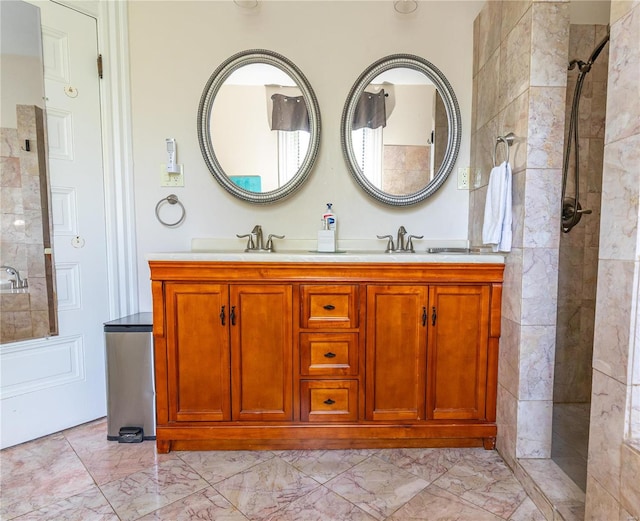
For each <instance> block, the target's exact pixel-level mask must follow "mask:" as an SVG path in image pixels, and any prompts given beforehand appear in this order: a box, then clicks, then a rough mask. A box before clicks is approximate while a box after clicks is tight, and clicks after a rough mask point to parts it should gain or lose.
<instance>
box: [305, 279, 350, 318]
mask: <svg viewBox="0 0 640 521" xmlns="http://www.w3.org/2000/svg"><path fill="white" fill-rule="evenodd" d="M300 301H301V313H302V316H301V317H300V324H301V327H303V328H309V329H321V328H322V329H336V328H337V329H353V328H357V327H358V286H357V285H346V284H345V285H332V286H326V285H303V286H300Z"/></svg>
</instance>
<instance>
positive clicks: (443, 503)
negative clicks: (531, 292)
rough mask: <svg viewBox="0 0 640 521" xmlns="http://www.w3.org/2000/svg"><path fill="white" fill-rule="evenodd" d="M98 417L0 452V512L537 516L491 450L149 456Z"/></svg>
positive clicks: (405, 519) (235, 518) (371, 520)
mask: <svg viewBox="0 0 640 521" xmlns="http://www.w3.org/2000/svg"><path fill="white" fill-rule="evenodd" d="M106 431H107V428H106V421H105V420H104V419H102V420H97V421H95V422H91V423H88V424H85V425H81V426H78V427H75V428H73V429H69V430H66V431H63V432H61V433H57V434H52V435H50V436H47V437H44V438H41V439H38V440H35V441H32V442H29V443H25V444H22V445H18V446H16V447H11V448H8V449H5V450H3V451H0V473H1V478H0V480H1V481H0V484H1V487H2V488H1V490H0V519H2V520H5V521H7V520H9V519H15V520H20V521H25V520H56V521H57V520H66V521H73V520H77V521H94V520H96V521H97V520H101V521H102V520H104V521H106V520H109V521H112V520H113V521H117V520H122V521H133V520H145V521H148V520H163V521H183V520H184V521H191V520H216V521H240V520H241V521H247V520H260V521H262V520H264V521H267V520H269V521H289V520H290V521H294V520H295V521H331V520H336V521H349V520H354V521H375V520H389V521H392V520H393V521H410V520H411V521H419V520H429V521H437V520H457V521H485V520H486V521H500V520H510V521H525V520H526V521H544V517H543V515H542V514H541V513H540V511H538V510H537V509H536V507H535V505H534V504H533V502H532V501H531V499H530V498H528V497H527V495H526V493H525V492H524V490H523V489H522V487H521V486H520V484H519V483H518V481H517V480H516V479H515V478H514V476H513V474H512V473H511V471H510V470H509V468H508V467H507V466H506V465H505V463H504V462H503V461H502V459H501V458H500V456H499V455H498V453H497V452H495V451H485V450H484V449H387V450H370V449H365V450H332V451H323V450H307V451H280V450H278V451H233V452H225V451H210V452H171V453H169V454H157V453H156V451H155V444H154V443H153V442H149V441H147V442H143V443H138V444H118V443H116V442H112V441H107V439H106Z"/></svg>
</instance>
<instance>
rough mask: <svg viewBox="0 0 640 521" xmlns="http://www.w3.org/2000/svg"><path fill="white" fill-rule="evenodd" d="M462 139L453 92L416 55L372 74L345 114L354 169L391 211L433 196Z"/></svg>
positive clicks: (389, 61) (345, 142)
mask: <svg viewBox="0 0 640 521" xmlns="http://www.w3.org/2000/svg"><path fill="white" fill-rule="evenodd" d="M460 135H461V121H460V108H459V107H458V101H457V99H456V96H455V94H454V92H453V89H452V88H451V85H450V84H449V82H448V81H447V79H446V78H445V76H444V75H443V74H442V72H440V70H438V68H437V67H435V66H434V65H433V64H431V63H430V62H428V61H427V60H425V59H423V58H420V57H418V56H413V55H410V54H395V55H391V56H387V57H385V58H382V59H380V60H378V61H376V62H375V63H374V64H372V65H371V66H370V67H369V68H367V69H366V70H365V71H364V72H363V73H362V74H361V75H360V77H359V78H358V79H357V80H356V82H355V84H354V85H353V87H352V88H351V91H350V92H349V96H348V97H347V101H346V103H345V107H344V110H343V111H342V126H341V142H342V152H343V154H344V157H345V160H346V162H347V166H348V167H349V170H350V172H351V174H352V175H353V177H354V178H355V180H356V181H357V183H358V184H359V185H360V186H361V187H362V188H363V189H364V191H365V192H366V193H367V194H369V195H370V196H372V197H373V198H375V199H377V200H378V201H380V202H382V203H385V204H389V205H394V206H407V205H411V204H415V203H418V202H420V201H423V200H424V199H426V198H427V197H429V196H431V195H433V194H434V193H435V192H436V190H438V188H440V186H442V184H443V183H444V182H445V180H446V179H447V177H448V176H449V174H450V173H451V171H452V170H453V166H454V164H455V161H456V158H457V156H458V151H459V149H460Z"/></svg>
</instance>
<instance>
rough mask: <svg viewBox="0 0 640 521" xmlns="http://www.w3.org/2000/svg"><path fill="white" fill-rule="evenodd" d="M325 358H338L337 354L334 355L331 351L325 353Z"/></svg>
mask: <svg viewBox="0 0 640 521" xmlns="http://www.w3.org/2000/svg"><path fill="white" fill-rule="evenodd" d="M324 356H325V357H326V358H335V357H336V354H335V353H332V352H331V351H329V352H328V353H325V354H324Z"/></svg>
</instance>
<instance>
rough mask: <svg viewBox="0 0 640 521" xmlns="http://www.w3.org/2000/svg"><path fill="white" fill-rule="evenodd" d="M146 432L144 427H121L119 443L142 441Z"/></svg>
mask: <svg viewBox="0 0 640 521" xmlns="http://www.w3.org/2000/svg"><path fill="white" fill-rule="evenodd" d="M143 439H144V432H143V430H142V427H121V428H120V431H119V436H118V443H142V440H143Z"/></svg>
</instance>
